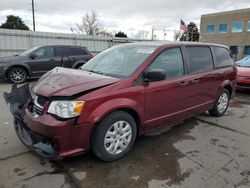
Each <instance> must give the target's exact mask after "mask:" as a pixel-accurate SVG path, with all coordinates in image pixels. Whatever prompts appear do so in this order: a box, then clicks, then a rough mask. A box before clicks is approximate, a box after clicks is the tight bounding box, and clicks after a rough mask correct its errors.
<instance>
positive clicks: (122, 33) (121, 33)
mask: <svg viewBox="0 0 250 188" xmlns="http://www.w3.org/2000/svg"><path fill="white" fill-rule="evenodd" d="M115 37H120V38H128V36H127V35H126V34H125V33H124V32H121V31H119V32H118V33H116V34H115Z"/></svg>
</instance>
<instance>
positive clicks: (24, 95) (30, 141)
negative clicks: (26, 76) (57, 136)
mask: <svg viewBox="0 0 250 188" xmlns="http://www.w3.org/2000/svg"><path fill="white" fill-rule="evenodd" d="M3 95H4V99H5V102H6V103H7V104H9V106H10V112H11V114H12V115H13V117H14V126H15V130H16V133H17V136H18V137H19V139H20V140H21V141H22V143H23V144H24V145H26V146H27V147H28V148H30V149H32V150H33V151H35V152H36V153H37V154H39V155H41V156H43V157H47V158H58V145H57V143H56V141H55V140H53V139H51V138H48V137H46V136H44V135H42V134H39V133H37V132H34V131H33V130H31V129H30V128H29V127H28V126H27V124H26V123H25V122H24V117H23V116H24V114H25V109H26V110H27V109H28V110H30V111H32V109H31V108H33V99H32V96H31V93H30V89H29V85H28V84H26V85H23V86H21V87H19V88H17V86H16V85H13V86H12V90H11V92H10V93H6V92H5V93H4V94H3Z"/></svg>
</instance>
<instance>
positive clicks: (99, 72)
mask: <svg viewBox="0 0 250 188" xmlns="http://www.w3.org/2000/svg"><path fill="white" fill-rule="evenodd" d="M86 71H88V72H93V73H96V74H104V73H103V72H101V71H94V70H86Z"/></svg>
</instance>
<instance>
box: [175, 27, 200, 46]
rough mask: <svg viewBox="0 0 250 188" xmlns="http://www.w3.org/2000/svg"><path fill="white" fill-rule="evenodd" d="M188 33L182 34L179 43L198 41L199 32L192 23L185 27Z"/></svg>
mask: <svg viewBox="0 0 250 188" xmlns="http://www.w3.org/2000/svg"><path fill="white" fill-rule="evenodd" d="M187 28H188V31H187V32H184V33H183V35H182V37H181V38H180V41H195V42H198V41H199V36H200V33H199V30H198V28H197V25H196V24H195V23H194V22H190V23H189V24H188V25H187Z"/></svg>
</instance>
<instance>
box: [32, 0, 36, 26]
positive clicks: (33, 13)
mask: <svg viewBox="0 0 250 188" xmlns="http://www.w3.org/2000/svg"><path fill="white" fill-rule="evenodd" d="M34 9H35V8H34V0H32V16H33V31H36V25H35V10H34Z"/></svg>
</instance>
